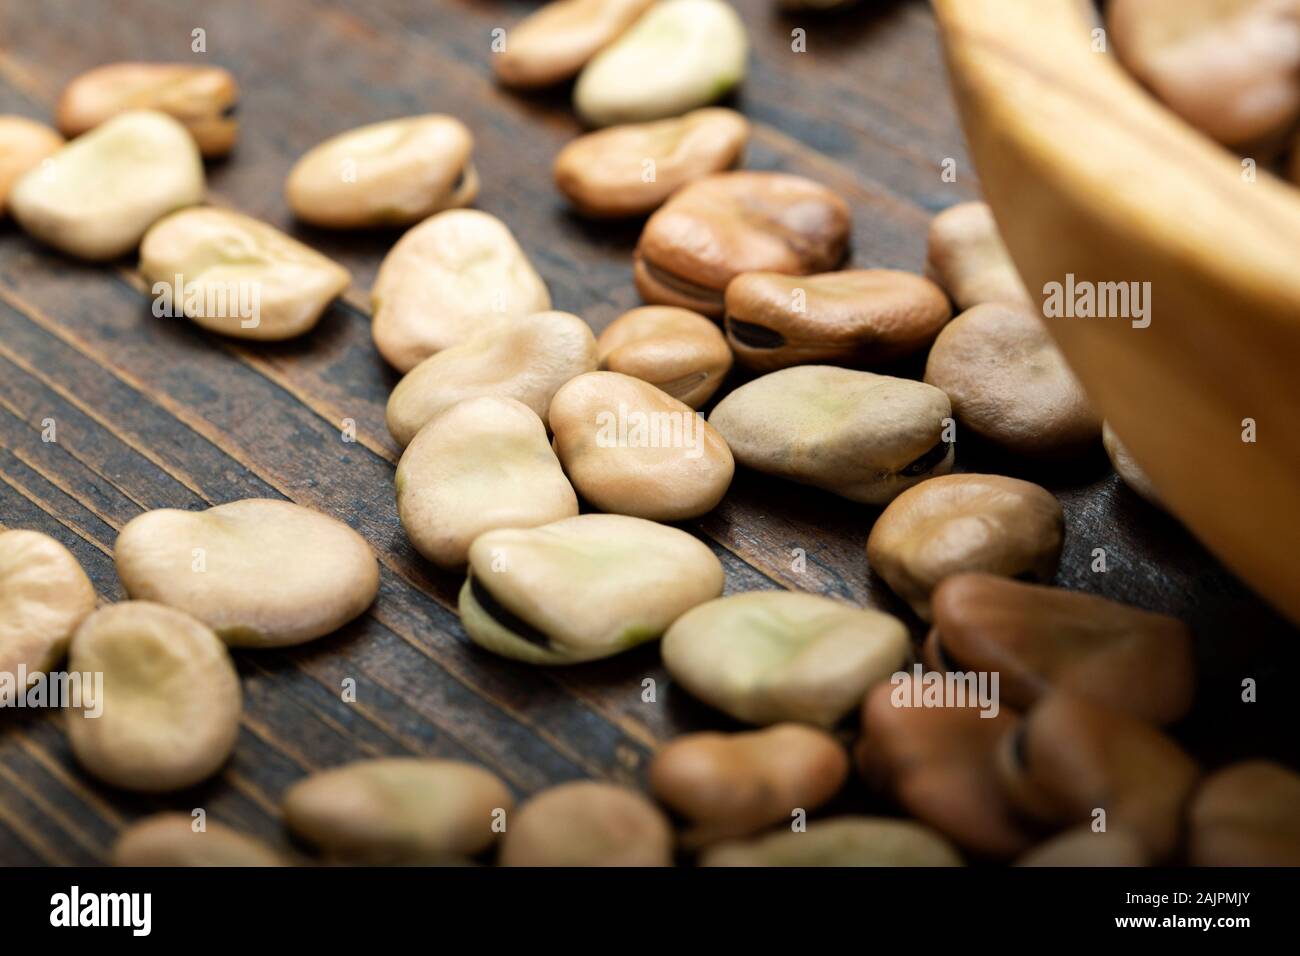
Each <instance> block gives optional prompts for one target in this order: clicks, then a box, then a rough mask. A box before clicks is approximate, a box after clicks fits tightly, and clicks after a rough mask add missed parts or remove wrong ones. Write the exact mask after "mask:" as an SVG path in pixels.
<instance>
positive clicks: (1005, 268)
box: [925, 202, 1032, 312]
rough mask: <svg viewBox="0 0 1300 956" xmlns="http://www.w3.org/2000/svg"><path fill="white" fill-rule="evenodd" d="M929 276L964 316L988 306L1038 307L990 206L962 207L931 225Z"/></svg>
mask: <svg viewBox="0 0 1300 956" xmlns="http://www.w3.org/2000/svg"><path fill="white" fill-rule="evenodd" d="M925 274H926V275H927V276H929V277H930V278H931V279H933V280H934V281H935V282H937V283H938V284H939V285H940V286H941V287H942V288H943V289H944V290H945V291H946V292H947V293H948V295H949V296H951V297H952V301H953V302H954V303H955V304H956V306H957V311H958V312H965V311H966V310H967V309H973V308H974V307H975V306H977V305H982V304H984V303H985V302H1005V303H1012V304H1015V303H1019V304H1023V305H1029V304H1030V303H1031V302H1032V300H1031V299H1030V297H1029V292H1028V290H1027V289H1026V288H1025V284H1024V283H1023V282H1022V281H1021V279H1020V273H1019V272H1017V271H1016V264H1015V263H1014V262H1012V261H1011V255H1010V253H1008V252H1007V247H1006V246H1005V245H1003V243H1002V236H1001V235H1000V234H999V233H998V224H997V222H996V221H994V219H993V210H992V209H990V208H989V205H988V203H983V202H964V203H958V204H957V205H955V206H950V207H948V208H947V209H945V210H944V211H943V212H941V213H939V214H938V215H936V216H935V217H934V219H932V220H931V221H930V232H929V237H928V241H927V251H926V260H925Z"/></svg>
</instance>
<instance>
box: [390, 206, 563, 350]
mask: <svg viewBox="0 0 1300 956" xmlns="http://www.w3.org/2000/svg"><path fill="white" fill-rule="evenodd" d="M370 298H371V306H372V310H373V313H374V319H373V322H372V324H371V334H372V335H373V337H374V340H375V347H376V348H377V349H379V354H380V355H382V356H383V357H384V360H385V361H386V362H388V364H389V365H391V366H393V367H394V368H395V369H397V370H398V371H399V372H409V371H410V370H411V369H412V368H414V367H415V366H416V365H418V364H419V363H420V362H421V361H423V360H424V359H426V358H428V357H429V356H430V355H433V354H434V353H435V352H440V351H442V350H443V349H446V348H450V347H451V346H453V345H457V344H459V343H461V342H464V341H465V340H466V339H468V338H469V337H470V336H471V335H473V334H474V333H475V332H478V331H481V330H483V329H484V328H486V327H488V326H489V325H491V324H493V323H495V322H497V321H500V320H502V319H510V318H518V317H520V316H524V315H531V314H532V313H534V312H545V311H546V310H547V309H549V308H550V307H551V295H550V293H549V292H547V290H546V283H544V282H543V281H542V278H541V276H539V275H538V274H537V272H536V271H535V270H534V269H533V267H532V264H531V263H529V261H528V258H527V256H525V255H524V251H523V250H522V249H520V248H519V243H517V242H516V241H515V237H514V236H513V235H512V234H511V232H510V230H509V229H508V228H506V225H505V223H503V222H501V220H499V219H497V218H496V217H495V216H490V215H488V214H487V213H485V212H479V211H478V210H476V209H450V210H447V211H446V212H440V213H438V214H437V215H434V216H430V217H429V218H428V219H426V220H425V221H424V222H422V223H420V224H419V225H418V226H416V227H415V228H413V229H411V230H410V231H409V232H407V233H406V234H405V235H404V236H402V238H401V239H399V240H398V242H397V245H395V246H393V248H392V249H390V250H389V252H388V255H386V256H385V257H384V261H383V262H382V263H381V264H380V266H379V275H378V276H377V277H376V279H375V285H374V288H373V289H372V290H371V294H370Z"/></svg>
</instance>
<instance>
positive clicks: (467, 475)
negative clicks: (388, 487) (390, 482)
mask: <svg viewBox="0 0 1300 956" xmlns="http://www.w3.org/2000/svg"><path fill="white" fill-rule="evenodd" d="M577 513H578V496H577V495H575V494H574V493H573V486H572V485H570V484H569V479H567V478H565V477H564V472H563V470H561V468H560V462H559V460H558V459H557V458H556V457H555V452H553V451H552V450H551V444H550V442H548V441H547V440H546V428H545V426H544V425H543V424H542V420H541V419H540V418H538V417H537V415H536V413H534V412H533V411H532V409H530V408H528V407H527V406H526V405H523V404H521V403H519V402H516V401H514V400H513V399H508V398H471V399H468V400H467V401H464V402H460V403H459V404H457V405H453V406H452V407H451V408H449V409H448V410H447V411H445V412H443V413H442V414H441V415H439V416H438V417H437V418H435V419H434V420H433V421H432V422H430V423H429V424H428V425H426V426H425V427H424V428H422V429H420V432H419V434H417V435H416V436H415V439H414V440H413V441H412V442H411V444H410V446H409V447H408V448H407V449H406V452H405V453H404V454H403V455H402V460H401V461H400V462H398V465H397V516H398V519H399V520H400V521H401V522H402V528H403V529H404V530H405V531H406V534H407V537H409V538H410V539H411V543H412V544H413V545H415V549H416V550H417V551H419V552H420V553H421V554H422V555H424V556H425V557H426V558H428V559H429V560H430V561H433V562H434V563H435V564H438V565H439V566H441V567H444V568H455V567H463V566H464V564H465V561H466V560H467V558H468V556H469V546H470V544H471V543H472V542H473V541H474V539H475V538H477V537H478V536H479V535H481V534H483V533H484V532H485V531H491V530H492V529H493V528H534V527H536V526H537V525H542V524H549V523H551V522H552V521H559V520H560V519H562V518H571V517H574V516H575V515H577Z"/></svg>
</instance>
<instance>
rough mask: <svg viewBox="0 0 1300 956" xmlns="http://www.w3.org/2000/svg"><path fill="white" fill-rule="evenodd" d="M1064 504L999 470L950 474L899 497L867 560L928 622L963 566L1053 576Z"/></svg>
mask: <svg viewBox="0 0 1300 956" xmlns="http://www.w3.org/2000/svg"><path fill="white" fill-rule="evenodd" d="M1063 527H1064V516H1063V515H1062V512H1061V503H1060V502H1059V501H1057V500H1056V497H1055V496H1054V495H1053V494H1052V493H1051V492H1049V491H1047V490H1046V489H1045V488H1041V487H1039V486H1038V485H1035V484H1031V483H1030V482H1028V481H1020V480H1019V479H1017V478H1006V477H1003V476H1001V475H974V474H962V475H945V476H943V477H940V478H934V479H931V480H930V481H927V482H925V483H923V484H921V485H918V486H917V487H915V488H910V489H908V490H907V491H905V492H903V494H901V495H899V496H898V497H897V498H895V499H894V501H893V502H892V503H891V504H890V505H889V507H888V508H886V509H885V510H884V512H883V513H882V514H881V515H880V517H879V518H878V519H877V520H876V524H875V526H874V527H873V528H872V529H871V535H870V537H868V538H867V563H868V564H870V565H871V567H872V569H874V570H875V572H876V573H877V574H879V575H880V576H881V577H882V578H884V580H885V583H886V584H888V585H889V587H890V588H891V589H892V590H893V592H894V593H895V594H897V595H898V596H899V597H901V598H902V599H903V600H905V601H906V602H907V603H908V604H910V605H911V607H912V610H913V611H915V612H916V614H917V616H918V617H920V618H921V619H922V620H924V621H928V620H930V616H931V615H930V594H931V592H932V591H933V590H934V589H935V587H936V586H937V585H938V584H939V582H940V581H942V580H943V579H944V578H946V577H948V576H949V575H953V574H959V573H961V572H963V571H984V572H987V573H989V574H1000V575H1003V576H1005V577H1010V578H1016V577H1020V578H1023V577H1029V578H1033V579H1036V580H1039V581H1049V580H1051V578H1052V577H1053V576H1054V575H1055V574H1056V565H1057V562H1058V561H1059V560H1060V557H1061V539H1062V533H1063Z"/></svg>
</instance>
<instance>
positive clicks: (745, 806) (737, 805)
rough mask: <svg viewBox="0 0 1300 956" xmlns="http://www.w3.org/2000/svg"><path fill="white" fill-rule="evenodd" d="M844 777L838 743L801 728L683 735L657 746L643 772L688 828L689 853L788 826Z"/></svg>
mask: <svg viewBox="0 0 1300 956" xmlns="http://www.w3.org/2000/svg"><path fill="white" fill-rule="evenodd" d="M848 775H849V758H848V755H847V754H846V753H845V752H844V748H843V747H841V746H840V744H839V741H837V740H836V739H835V738H834V737H832V736H831V735H830V734H828V733H827V732H826V731H824V730H819V729H817V728H815V727H808V726H806V725H804V724H777V725H775V726H773V727H768V728H766V729H764V730H756V731H750V732H745V733H735V734H722V733H711V732H710V733H698V734H687V735H686V736H684V737H678V738H676V739H675V740H673V741H671V742H670V743H667V744H665V745H664V746H662V747H660V748H659V750H658V751H657V752H656V753H655V756H654V760H652V761H651V763H650V769H649V779H650V789H651V790H652V791H653V792H654V795H655V797H656V798H657V799H658V800H659V801H660V802H661V803H663V804H664V805H666V806H668V807H670V808H671V809H672V810H673V811H674V812H676V813H677V814H678V815H679V816H682V817H684V818H685V819H686V820H687V821H689V822H690V829H689V830H687V831H686V833H684V834H683V836H682V842H683V843H684V844H685V845H686V846H688V847H689V846H703V845H705V844H709V843H714V842H717V841H718V840H723V839H731V838H733V837H743V836H749V835H750V834H752V833H756V832H757V831H759V830H761V829H763V828H764V827H768V826H772V825H774V824H778V823H782V822H789V821H790V820H791V819H792V814H794V813H796V812H797V811H800V810H803V811H807V812H811V811H813V810H815V809H817V808H818V807H819V806H821V805H822V804H823V803H825V802H826V801H827V800H830V799H831V798H832V797H834V796H835V794H836V793H838V792H839V790H840V788H841V787H843V786H844V781H845V780H846V779H847V778H848Z"/></svg>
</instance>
